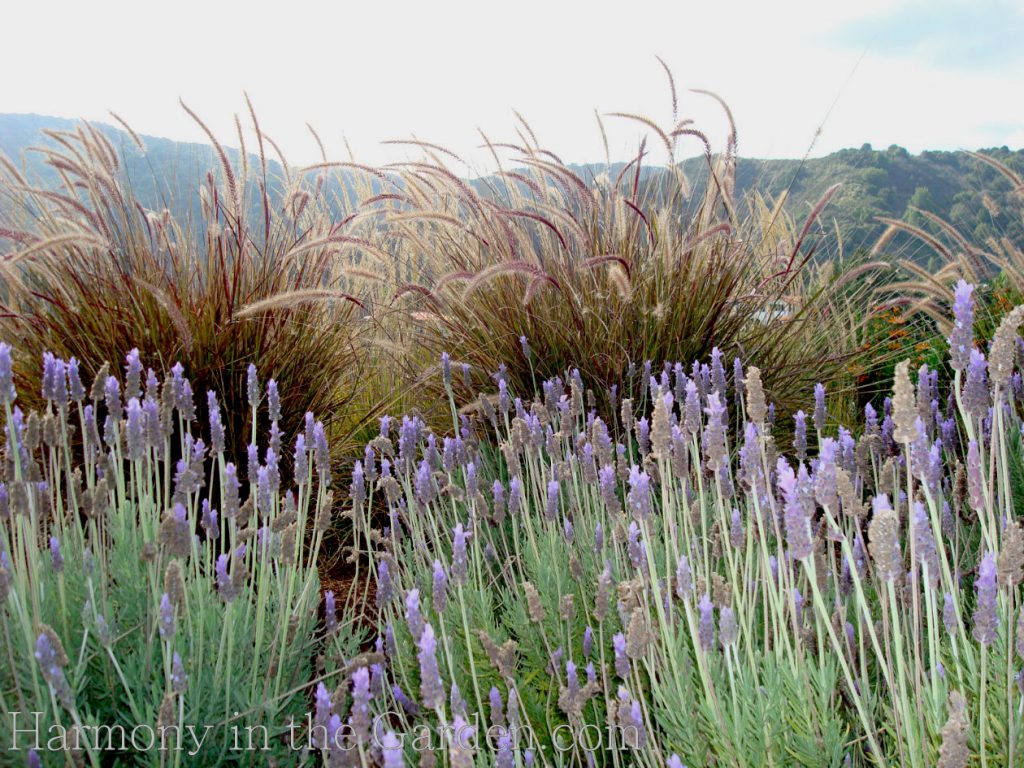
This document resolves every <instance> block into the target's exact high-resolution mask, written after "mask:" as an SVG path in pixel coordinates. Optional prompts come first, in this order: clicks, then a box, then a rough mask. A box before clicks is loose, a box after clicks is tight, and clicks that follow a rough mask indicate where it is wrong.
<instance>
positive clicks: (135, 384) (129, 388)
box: [124, 348, 142, 400]
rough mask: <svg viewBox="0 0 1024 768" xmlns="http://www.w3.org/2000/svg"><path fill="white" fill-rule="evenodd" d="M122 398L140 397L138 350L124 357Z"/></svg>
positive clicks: (140, 374) (140, 383)
mask: <svg viewBox="0 0 1024 768" xmlns="http://www.w3.org/2000/svg"><path fill="white" fill-rule="evenodd" d="M124 360H125V366H124V374H125V375H124V396H125V398H126V399H129V400H130V399H131V398H133V397H137V398H141V397H142V360H140V359H139V350H138V348H135V349H132V351H131V352H129V353H128V354H127V355H125V358H124Z"/></svg>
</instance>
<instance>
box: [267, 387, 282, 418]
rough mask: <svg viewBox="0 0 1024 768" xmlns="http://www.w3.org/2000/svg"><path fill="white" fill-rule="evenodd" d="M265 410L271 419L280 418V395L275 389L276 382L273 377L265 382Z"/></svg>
mask: <svg viewBox="0 0 1024 768" xmlns="http://www.w3.org/2000/svg"><path fill="white" fill-rule="evenodd" d="M267 411H268V413H269V414H270V420H271V421H280V420H281V395H280V393H279V392H278V391H277V382H276V381H274V380H273V379H270V380H269V381H268V382H267Z"/></svg>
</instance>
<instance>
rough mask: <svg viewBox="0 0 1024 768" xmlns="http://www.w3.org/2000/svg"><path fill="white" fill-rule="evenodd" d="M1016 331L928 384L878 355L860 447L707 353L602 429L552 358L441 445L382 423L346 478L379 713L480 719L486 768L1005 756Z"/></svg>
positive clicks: (961, 314)
mask: <svg viewBox="0 0 1024 768" xmlns="http://www.w3.org/2000/svg"><path fill="white" fill-rule="evenodd" d="M958 295H962V296H964V297H965V298H964V299H963V300H962V302H961V303H962V304H963V306H961V305H960V303H958V306H957V319H958V320H961V319H962V318H967V319H966V331H965V330H964V329H961V330H960V331H959V332H958V333H957V335H956V336H955V338H954V339H953V343H954V344H955V346H956V347H957V348H959V349H958V351H959V352H960V353H963V351H964V348H967V349H970V348H971V347H972V345H973V340H972V338H971V336H970V323H971V321H972V317H973V310H972V305H971V304H970V295H969V291H967V290H960V291H959V293H958ZM1019 319H1020V318H1019V317H1018V316H1017V315H1016V314H1015V315H1012V316H1011V317H1010V318H1009V320H1008V321H1007V322H1006V323H1004V326H1003V328H1002V329H1001V331H1000V333H999V334H997V336H998V339H997V341H996V342H994V343H993V345H992V349H991V350H990V353H989V358H986V356H985V355H984V354H983V353H982V351H981V350H977V349H975V350H974V353H973V354H971V355H967V356H966V357H965V359H966V360H969V361H970V362H969V364H965V365H964V366H962V367H961V368H960V369H958V370H957V371H956V373H955V377H954V380H953V381H951V382H950V383H949V386H948V388H943V389H942V390H941V391H940V385H939V382H938V375H937V374H936V372H934V371H929V370H927V369H922V370H921V371H919V372H918V376H917V379H918V381H917V386H916V387H915V386H914V384H913V383H912V382H911V377H910V374H909V371H908V370H907V366H906V364H903V365H901V366H899V367H898V368H897V373H896V381H895V382H894V396H893V397H892V398H886V400H885V402H884V404H883V405H882V407H881V410H880V411H876V409H875V408H874V407H871V406H869V407H868V408H866V409H865V421H864V423H863V424H862V425H858V427H859V428H858V433H859V437H855V436H854V433H853V432H851V431H850V429H849V428H847V427H846V426H843V425H839V424H835V423H831V422H830V421H829V419H828V416H827V412H826V403H825V398H824V392H823V390H822V391H819V392H817V393H815V394H816V398H815V399H816V401H817V402H812V406H813V411H814V413H815V418H814V424H813V426H814V433H812V435H811V436H810V437H809V439H808V442H809V443H810V445H809V448H808V454H809V455H810V456H811V458H809V459H808V460H806V461H798V460H794V459H792V458H788V457H785V456H782V455H780V452H779V450H778V449H777V447H776V445H775V442H774V440H773V438H772V425H771V424H770V423H769V420H770V419H771V418H772V417H771V413H772V409H771V408H770V407H768V406H769V405H770V403H767V402H766V399H767V400H770V393H765V392H763V391H762V388H761V384H760V376H759V372H757V371H756V369H754V370H748V371H747V372H746V374H745V375H744V376H742V377H741V378H740V379H739V380H737V377H736V376H735V375H731V376H727V375H726V373H725V371H724V369H722V368H721V361H720V360H717V359H716V360H712V362H711V365H710V366H701V365H697V366H695V367H694V368H692V369H691V368H689V367H687V368H684V367H683V366H673V365H666V366H665V367H664V369H663V370H659V369H657V368H654V369H653V370H651V369H648V370H649V374H648V375H649V377H650V378H649V397H648V398H646V399H647V401H648V402H650V403H653V404H654V405H653V407H649V408H646V409H644V410H643V411H635V410H634V408H633V406H632V404H631V403H629V402H626V403H622V411H621V414H620V415H619V416H618V418H615V419H611V420H609V422H610V423H609V422H606V421H603V420H602V419H601V418H600V417H598V416H597V414H596V412H595V411H594V410H592V408H591V407H590V405H589V403H590V402H592V400H591V397H590V393H588V392H586V391H584V390H583V387H582V385H581V383H580V381H579V379H578V377H577V376H576V375H574V374H573V372H571V371H570V372H567V373H566V378H565V380H564V381H563V380H561V379H555V380H552V381H548V382H545V383H544V385H543V388H542V391H541V392H538V393H536V395H533V393H516V392H510V391H509V389H508V386H507V383H506V382H505V381H504V380H503V379H502V378H501V373H500V371H499V372H498V374H497V375H496V382H497V383H496V394H494V395H486V396H482V397H481V398H480V401H479V406H478V408H477V409H475V411H476V413H477V414H478V415H479V417H478V418H477V419H475V420H474V419H472V418H469V415H468V414H464V415H462V416H461V417H458V415H457V414H456V419H455V421H454V423H453V427H454V432H453V434H452V435H450V436H448V437H444V438H438V437H435V436H434V435H432V434H431V433H430V432H429V431H428V430H427V429H426V427H425V426H424V425H423V424H422V423H421V422H420V421H419V420H418V419H416V418H415V417H405V418H404V419H403V420H402V421H401V423H400V424H399V423H397V422H394V421H391V420H385V421H384V422H383V424H382V430H381V435H380V436H379V437H378V438H377V439H376V440H374V441H373V442H372V443H371V444H370V446H369V447H368V449H367V453H366V457H365V459H364V460H363V461H361V462H359V463H358V464H357V465H356V468H355V472H354V473H353V486H352V498H353V499H354V500H355V511H356V514H355V515H354V519H355V521H356V525H357V528H358V531H357V533H358V535H359V536H360V537H361V539H362V542H363V544H362V546H363V548H364V549H365V550H368V551H369V552H370V553H371V554H372V561H373V563H374V564H375V568H376V572H377V575H378V606H379V608H380V626H381V635H382V637H383V638H384V642H383V644H384V647H385V649H386V655H387V670H386V674H387V676H388V683H389V685H387V686H385V693H384V695H383V696H381V697H380V698H379V699H377V700H376V701H375V702H374V704H373V706H374V707H375V708H376V710H377V711H382V712H383V711H387V712H389V713H392V714H391V715H389V717H391V718H392V720H391V722H394V717H395V713H397V714H398V721H399V722H398V724H397V725H395V726H394V727H395V729H396V731H397V732H399V733H404V734H413V733H416V732H417V729H418V728H423V727H426V728H429V729H435V730H436V729H437V728H438V727H439V726H442V725H450V724H451V723H453V722H456V721H459V722H472V723H474V724H475V726H476V731H475V732H474V733H473V738H471V739H469V742H470V743H469V744H468V746H467V749H470V748H471V749H473V750H475V753H474V754H475V755H476V758H477V759H479V760H480V761H481V762H480V763H478V764H481V765H485V764H486V765H490V764H492V763H493V764H496V765H501V766H512V765H526V764H531V763H532V764H535V765H567V766H568V765H574V766H575V765H588V764H597V765H615V766H626V765H643V766H665V765H669V766H677V765H681V764H686V765H689V766H702V765H737V766H760V765H780V766H781V765H815V766H817V765H832V766H840V765H847V764H852V765H869V764H875V765H897V764H899V765H908V766H926V765H936V764H938V765H943V766H965V765H968V764H970V765H977V764H980V765H986V766H1005V765H1017V764H1020V761H1021V760H1022V759H1024V752H1022V749H1024V745H1022V744H1021V722H1022V710H1024V694H1022V686H1021V679H1022V675H1021V669H1022V661H1024V612H1022V611H1021V594H1020V583H1021V580H1022V577H1024V534H1022V530H1021V526H1020V521H1019V519H1018V518H1019V515H1018V511H1017V510H1016V509H1015V508H1014V506H1013V499H1014V491H1015V488H1016V482H1017V481H1016V480H1015V477H1016V472H1017V470H1016V469H1015V468H1014V467H1013V466H1012V465H1011V460H1016V459H1015V457H1016V456H1017V455H1018V454H1019V451H1020V448H1021V428H1022V422H1021V419H1020V397H1021V378H1020V374H1019V373H1018V372H1017V370H1016V363H1017V360H1016V358H1017V356H1018V354H1019V352H1018V351H1017V348H1018V346H1019V345H1020V342H1019V341H1018V340H1017V329H1016V327H1015V323H1017V322H1018V321H1019ZM965 339H966V341H965ZM961 356H963V355H962V354H961ZM451 365H452V363H451V362H450V361H448V360H445V361H443V366H442V367H443V369H445V370H447V369H449V367H450V366H451ZM983 365H990V367H991V371H992V372H991V374H989V375H987V376H984V375H983V371H982V366H983ZM691 373H692V375H691ZM968 377H970V378H971V380H972V382H975V383H977V382H978V381H984V386H985V390H984V391H980V390H979V391H978V392H975V393H974V395H973V397H974V400H975V401H978V400H982V401H984V405H983V407H980V408H979V407H978V405H977V402H974V403H971V404H966V403H965V402H964V398H963V394H964V392H965V386H966V380H967V378H968ZM447 382H448V379H446V380H445V383H446V385H447V386H449V387H450V385H449V384H447ZM723 382H724V383H723ZM520 394H523V395H527V396H528V397H534V398H535V399H533V401H532V402H529V401H523V400H520V399H519V398H518V397H516V396H517V395H520ZM809 394H810V393H809ZM808 410H809V411H810V410H812V408H808ZM454 413H455V412H454V410H453V414H454ZM851 426H852V425H851ZM382 507H383V508H385V509H386V510H387V512H388V514H387V516H386V519H385V522H384V524H383V526H380V525H378V524H377V522H376V521H378V520H380V519H381V517H382V516H381V515H371V514H370V510H371V509H381V508H382ZM375 526H376V527H375ZM443 756H444V757H447V758H449V759H450V762H451V763H452V764H456V759H455V755H454V754H452V753H451V751H450V750H449V752H447V753H444V755H443ZM407 757H408V758H409V760H410V761H412V760H413V759H414V758H415V759H419V758H418V756H416V753H415V751H414V750H412V749H409V750H407ZM439 757H442V755H439ZM428 762H429V761H428ZM420 764H424V763H422V762H421V763H420ZM458 764H466V765H468V764H470V763H469V762H465V763H458Z"/></svg>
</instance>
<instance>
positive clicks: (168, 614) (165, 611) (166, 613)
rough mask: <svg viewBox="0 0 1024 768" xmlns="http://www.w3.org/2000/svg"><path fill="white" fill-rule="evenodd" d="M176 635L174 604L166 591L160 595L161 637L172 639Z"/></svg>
mask: <svg viewBox="0 0 1024 768" xmlns="http://www.w3.org/2000/svg"><path fill="white" fill-rule="evenodd" d="M172 637H174V606H173V605H171V599H170V597H169V596H168V594H167V593H166V592H164V593H163V594H162V595H160V638H161V639H162V640H170V639H171V638H172Z"/></svg>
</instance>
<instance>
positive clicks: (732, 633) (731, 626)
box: [718, 606, 738, 648]
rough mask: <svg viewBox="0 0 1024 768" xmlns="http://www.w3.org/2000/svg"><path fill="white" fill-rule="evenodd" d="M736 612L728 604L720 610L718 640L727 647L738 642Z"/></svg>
mask: <svg viewBox="0 0 1024 768" xmlns="http://www.w3.org/2000/svg"><path fill="white" fill-rule="evenodd" d="M737 632H738V627H737V625H736V614H735V613H734V612H733V610H732V608H729V607H728V606H726V607H724V608H722V609H721V610H720V611H719V612H718V641H719V642H720V643H721V644H722V647H723V648H726V647H728V646H730V645H732V644H733V643H735V642H736V635H737Z"/></svg>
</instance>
